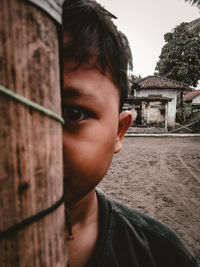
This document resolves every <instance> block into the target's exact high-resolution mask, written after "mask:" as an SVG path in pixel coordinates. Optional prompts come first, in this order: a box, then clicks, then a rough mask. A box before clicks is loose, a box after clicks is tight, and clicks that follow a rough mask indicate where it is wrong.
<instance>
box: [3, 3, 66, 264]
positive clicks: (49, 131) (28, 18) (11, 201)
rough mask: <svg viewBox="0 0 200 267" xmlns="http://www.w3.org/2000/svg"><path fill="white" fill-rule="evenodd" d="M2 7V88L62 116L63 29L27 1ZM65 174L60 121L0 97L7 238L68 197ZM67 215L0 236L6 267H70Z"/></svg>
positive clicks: (49, 217)
mask: <svg viewBox="0 0 200 267" xmlns="http://www.w3.org/2000/svg"><path fill="white" fill-rule="evenodd" d="M38 2H39V1H38ZM42 2H44V1H42ZM0 7H1V8H0V85H3V86H4V87H7V88H9V89H10V90H12V91H14V92H16V93H18V94H20V95H22V96H24V97H26V98H28V99H30V100H32V101H34V102H36V103H38V104H40V105H42V106H44V107H46V108H48V109H50V110H52V111H54V112H55V113H57V114H61V100H60V68H59V38H58V31H57V24H56V23H55V21H54V20H53V19H52V18H51V17H50V16H48V15H47V13H45V12H43V11H42V10H40V9H39V8H38V7H36V6H34V5H32V4H30V3H29V2H28V1H25V0H24V1H23V0H0ZM62 169H63V168H62V127H61V125H60V124H59V122H57V121H56V120H54V119H52V118H50V117H48V116H46V115H43V114H42V113H40V112H38V111H36V110H34V109H32V108H29V107H26V106H24V105H23V104H21V103H19V102H17V101H16V100H14V99H12V98H10V97H8V96H6V95H4V94H2V93H1V92H0V234H1V233H2V231H5V230H6V229H8V228H9V227H12V226H14V225H16V224H17V223H20V222H22V221H23V220H25V219H27V218H30V217H31V216H33V215H35V214H37V213H38V212H41V211H43V210H46V209H47V208H48V207H51V206H52V205H53V204H54V203H56V202H57V201H58V200H59V199H60V198H61V196H62V194H63V174H62ZM64 217H65V216H64V204H62V205H61V206H59V207H58V208H57V209H55V210H54V211H53V212H51V213H49V214H48V215H46V216H45V217H43V218H41V219H40V220H38V221H36V222H33V223H31V224H30V225H28V226H25V227H24V228H22V229H20V230H18V231H15V232H13V233H10V234H8V235H6V236H4V237H3V238H0V266H1V267H18V266H20V267H24V266H28V267H32V266H34V267H41V266H45V267H66V262H67V253H66V242H65V241H66V240H65V218H64Z"/></svg>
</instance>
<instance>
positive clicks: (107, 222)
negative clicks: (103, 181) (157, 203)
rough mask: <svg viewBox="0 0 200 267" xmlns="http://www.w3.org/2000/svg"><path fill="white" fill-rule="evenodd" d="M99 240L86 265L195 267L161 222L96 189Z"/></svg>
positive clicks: (176, 239)
mask: <svg viewBox="0 0 200 267" xmlns="http://www.w3.org/2000/svg"><path fill="white" fill-rule="evenodd" d="M97 196H98V201H99V207H100V226H99V239H98V241H97V246H96V248H95V251H94V253H93V255H92V257H91V259H90V261H89V262H88V264H87V265H86V266H87V267H100V266H101V267H129V266H131V267H172V266H173V267H175V266H176V267H186V266H187V267H197V266H198V264H197V262H196V261H195V259H194V258H193V257H192V255H191V254H190V252H189V251H188V250H187V249H186V247H185V246H184V245H183V243H182V241H181V240H180V239H179V237H178V236H177V235H176V233H175V232H174V231H173V230H172V229H170V228H169V227H168V226H166V225H165V224H163V223H161V222H159V221H157V220H155V219H152V218H151V217H149V216H147V215H145V214H143V213H140V212H138V211H136V210H134V209H131V208H129V207H127V206H125V205H123V204H121V203H119V202H117V201H114V200H112V199H111V198H109V197H108V196H106V195H105V194H104V193H103V192H101V191H100V190H99V189H97Z"/></svg>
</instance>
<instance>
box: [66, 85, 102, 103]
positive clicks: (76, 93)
mask: <svg viewBox="0 0 200 267" xmlns="http://www.w3.org/2000/svg"><path fill="white" fill-rule="evenodd" d="M63 96H64V97H66V98H67V97H69V98H78V97H83V98H84V99H86V100H87V99H92V100H98V98H97V96H96V95H94V94H90V93H86V92H84V90H82V89H79V88H73V87H64V90H63Z"/></svg>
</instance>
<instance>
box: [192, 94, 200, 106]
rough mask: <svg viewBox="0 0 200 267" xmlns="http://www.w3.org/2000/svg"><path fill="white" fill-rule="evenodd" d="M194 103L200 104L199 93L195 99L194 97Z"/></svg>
mask: <svg viewBox="0 0 200 267" xmlns="http://www.w3.org/2000/svg"><path fill="white" fill-rule="evenodd" d="M192 104H200V95H198V96H196V97H195V98H194V99H192Z"/></svg>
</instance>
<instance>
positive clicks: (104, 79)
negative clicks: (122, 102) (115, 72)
mask: <svg viewBox="0 0 200 267" xmlns="http://www.w3.org/2000/svg"><path fill="white" fill-rule="evenodd" d="M64 96H67V97H70V98H78V97H79V98H80V97H84V99H87V98H88V100H89V99H91V98H94V99H96V100H97V101H104V102H105V101H106V99H105V98H108V99H109V98H113V99H115V101H117V103H118V104H119V90H118V88H117V87H116V86H115V84H114V83H113V82H112V80H111V78H110V75H109V74H108V73H106V74H102V73H101V72H100V70H99V69H98V68H97V67H94V65H91V64H83V65H81V66H79V67H77V65H76V64H75V63H73V62H67V63H64Z"/></svg>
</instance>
